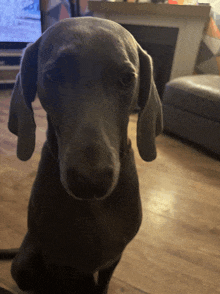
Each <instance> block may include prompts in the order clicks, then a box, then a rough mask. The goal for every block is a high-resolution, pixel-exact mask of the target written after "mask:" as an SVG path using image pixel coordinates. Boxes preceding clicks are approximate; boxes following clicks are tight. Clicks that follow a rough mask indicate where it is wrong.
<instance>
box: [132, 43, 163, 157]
mask: <svg viewBox="0 0 220 294" xmlns="http://www.w3.org/2000/svg"><path fill="white" fill-rule="evenodd" d="M138 51H139V60H140V70H139V74H140V87H139V97H138V105H139V107H140V108H141V111H140V113H139V117H138V123H137V146H138V150H139V154H140V156H141V158H142V159H143V160H145V161H152V160H154V159H155V158H156V144H155V138H156V136H157V135H159V134H160V133H161V132H162V129H163V117H162V104H161V101H160V97H159V95H158V92H157V88H156V86H155V82H154V78H153V65H152V59H151V57H150V56H149V55H148V54H147V52H146V51H144V50H143V49H142V48H141V47H140V46H139V45H138Z"/></svg>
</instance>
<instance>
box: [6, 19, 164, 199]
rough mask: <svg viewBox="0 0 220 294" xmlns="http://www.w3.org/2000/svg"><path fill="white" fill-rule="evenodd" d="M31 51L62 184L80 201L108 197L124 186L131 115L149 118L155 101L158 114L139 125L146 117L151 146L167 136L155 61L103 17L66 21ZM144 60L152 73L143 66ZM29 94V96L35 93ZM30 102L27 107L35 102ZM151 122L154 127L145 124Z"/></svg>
mask: <svg viewBox="0 0 220 294" xmlns="http://www.w3.org/2000/svg"><path fill="white" fill-rule="evenodd" d="M32 46H34V47H33V48H34V49H35V51H34V52H35V53H36V52H37V54H36V56H37V61H36V62H33V65H32V66H30V64H29V66H30V67H32V69H33V68H34V66H35V67H36V72H37V76H36V87H37V92H38V95H39V98H40V101H41V104H42V106H43V108H44V109H45V110H46V112H47V115H48V122H49V131H48V142H49V144H50V147H51V150H52V152H53V153H54V154H53V155H54V156H55V157H56V158H57V160H58V162H59V168H60V179H61V182H62V184H63V186H64V188H65V189H66V191H67V192H68V193H69V194H70V195H72V196H73V197H76V198H78V199H86V200H87V199H103V198H105V197H107V196H108V195H110V194H111V192H112V191H113V190H114V188H115V187H116V185H117V182H118V178H119V174H120V168H121V166H120V163H121V159H122V157H123V155H124V154H125V152H126V150H127V148H128V144H127V126H128V120H129V114H130V113H131V112H132V110H133V109H134V107H135V106H136V104H137V103H139V105H140V107H141V108H142V114H143V113H145V112H146V110H145V106H146V104H147V103H148V104H149V111H150V112H151V114H150V116H152V117H151V118H147V119H146V115H145V114H144V115H140V118H139V120H140V121H141V119H142V118H144V120H143V122H142V123H140V124H139V129H138V133H139V137H140V136H142V135H143V130H142V128H144V129H145V130H146V134H144V136H145V135H146V137H147V140H148V141H149V142H148V145H149V146H150V145H153V146H154V142H153V140H154V139H155V136H156V135H157V134H158V133H159V132H160V130H159V128H161V126H160V127H159V124H161V123H158V116H161V110H160V107H161V106H160V102H159V99H158V98H157V97H154V98H150V96H152V95H158V94H157V92H155V91H152V88H153V90H156V88H155V86H154V83H153V82H152V72H151V61H150V57H149V56H148V55H147V54H146V56H144V55H143V54H145V53H143V52H142V53H140V52H141V49H140V46H139V45H138V44H137V42H136V41H135V39H134V38H133V36H132V35H131V34H130V33H129V32H128V31H126V30H125V29H124V28H122V27H121V26H120V25H118V24H116V23H114V22H111V21H107V20H101V19H96V18H79V19H75V20H74V19H67V20H65V21H62V22H60V23H58V24H56V25H54V26H52V27H51V28H49V29H48V30H47V31H46V32H45V33H44V34H43V35H42V37H41V38H40V40H38V41H37V42H36V43H35V44H34V45H32ZM29 48H30V47H29ZM29 48H28V50H29V51H28V52H27V53H26V52H25V55H24V57H23V61H22V65H23V63H25V62H26V61H25V59H27V58H26V55H28V53H30V54H29V55H30V56H29V57H28V58H29V60H30V58H31V51H33V50H34V49H33V48H30V49H29ZM32 53H33V52H32ZM141 54H142V55H143V56H144V57H143V56H142V57H140V56H141ZM32 56H33V55H32ZM35 58H36V57H35ZM141 58H142V59H143V60H144V59H145V62H146V70H145V69H141V63H143V61H141ZM29 63H31V62H29ZM24 67H25V65H24ZM146 72H147V74H146ZM26 74H28V73H26ZM23 76H24V77H23V79H22V70H21V84H24V85H23V87H26V86H25V79H26V77H25V73H24V74H23ZM142 77H143V79H142ZM144 79H145V81H142V80H144ZM32 80H33V79H32ZM143 83H146V85H143ZM154 88H155V89H154ZM145 92H146V93H145ZM153 92H154V93H153ZM23 93H24V96H25V93H27V95H26V96H28V90H25V91H23ZM24 100H25V101H26V104H28V101H27V100H28V98H27V97H24ZM151 100H152V101H151ZM152 103H153V104H152ZM151 104H152V105H151ZM155 105H156V106H155ZM154 108H155V109H154ZM159 119H160V121H161V117H160V118H159ZM147 120H150V123H148V122H147V124H148V126H147V127H145V126H144V124H145V123H146V121H147ZM157 125H158V126H157ZM9 128H10V122H9ZM150 128H151V129H150ZM149 130H150V133H151V135H150V136H152V138H150V137H149V136H148V133H149ZM12 131H13V130H12ZM22 132H23V131H22ZM140 134H141V135H140ZM18 136H19V134H18ZM140 140H141V139H140ZM140 140H138V145H139V150H140V149H142V151H141V150H140V151H141V155H142V157H145V155H144V154H145V148H146V149H149V148H150V152H151V151H152V152H153V155H149V154H148V152H146V154H147V156H149V160H152V159H154V158H153V157H155V150H153V149H155V146H154V147H151V146H150V147H149V146H146V147H145V146H142V142H140ZM144 142H146V140H145V139H144ZM54 146H56V148H54ZM54 150H55V151H54ZM151 158H152V159H151ZM144 159H145V160H148V159H146V158H144Z"/></svg>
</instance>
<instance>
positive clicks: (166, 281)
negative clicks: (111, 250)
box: [0, 91, 220, 294]
mask: <svg viewBox="0 0 220 294" xmlns="http://www.w3.org/2000/svg"><path fill="white" fill-rule="evenodd" d="M9 97H10V91H0V111H1V113H0V123H1V133H0V165H1V170H0V177H1V184H0V189H1V190H0V197H1V198H0V199H1V200H0V248H9V247H18V246H19V245H20V243H21V241H22V239H23V236H24V234H25V232H26V217H27V204H28V199H29V195H30V190H31V186H32V183H33V180H34V177H35V175H36V169H37V165H38V161H39V158H40V150H41V147H42V144H43V142H44V140H45V130H46V121H45V113H44V111H43V110H42V109H41V106H40V104H39V101H38V100H36V102H35V103H34V111H35V119H36V123H37V126H38V128H37V142H36V149H35V153H34V155H33V156H32V158H31V159H30V160H29V161H27V162H21V161H19V160H18V159H17V158H16V137H15V136H14V135H13V134H11V133H10V132H9V131H8V129H7V119H8V108H9V101H10V98H9ZM136 120H137V117H136V116H135V115H133V116H131V119H130V124H129V130H128V131H129V136H130V138H131V139H132V145H133V148H134V150H135V158H136V164H137V170H138V175H139V180H140V189H141V195H142V207H143V222H142V226H141V229H140V231H139V233H138V234H137V236H136V237H135V239H134V240H133V241H132V242H131V243H130V244H129V245H128V247H127V248H126V250H125V252H124V255H123V258H122V260H121V262H120V264H119V266H118V267H117V269H116V271H115V273H114V277H113V279H112V282H111V286H110V291H109V294H119V293H126V294H140V293H145V294H146V293H148V294H191V293H192V294H217V293H220V161H219V160H218V159H217V158H214V157H210V156H209V155H207V154H205V153H203V152H201V151H200V150H197V149H195V148H194V147H191V146H188V145H187V144H186V143H183V142H181V141H180V140H177V139H175V138H172V137H169V136H167V135H164V134H163V135H160V136H159V137H158V138H157V150H158V156H157V159H156V160H155V161H153V162H151V163H146V162H144V161H142V160H141V158H140V156H139V154H138V151H137V147H136V140H135V137H136ZM0 286H1V287H5V288H6V289H8V290H10V291H11V292H12V293H20V294H21V293H22V292H19V290H18V288H17V287H16V285H15V283H14V282H13V280H12V278H11V277H10V262H3V261H1V262H0Z"/></svg>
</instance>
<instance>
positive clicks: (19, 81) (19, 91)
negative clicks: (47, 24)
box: [8, 43, 38, 161]
mask: <svg viewBox="0 0 220 294" xmlns="http://www.w3.org/2000/svg"><path fill="white" fill-rule="evenodd" d="M36 47H37V45H35V43H34V44H32V45H29V46H28V47H27V48H26V50H25V52H24V54H23V58H22V60H21V67H20V72H19V73H18V74H17V77H16V83H15V85H14V89H13V92H12V97H11V104H10V110H9V121H8V128H9V130H10V132H12V133H13V134H15V135H17V136H18V142H17V157H18V158H19V159H20V160H24V161H25V160H28V159H29V158H30V157H31V156H32V154H33V152H34V148H35V129H36V125H35V122H34V114H33V109H32V106H31V103H32V102H33V101H34V99H35V96H36V92H37V51H38V50H37V48H36Z"/></svg>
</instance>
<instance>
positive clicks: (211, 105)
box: [162, 75, 220, 155]
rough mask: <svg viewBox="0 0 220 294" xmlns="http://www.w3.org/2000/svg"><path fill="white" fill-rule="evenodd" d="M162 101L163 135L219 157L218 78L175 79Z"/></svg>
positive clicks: (219, 79)
mask: <svg viewBox="0 0 220 294" xmlns="http://www.w3.org/2000/svg"><path fill="white" fill-rule="evenodd" d="M162 100H163V111H164V129H165V131H168V132H170V133H173V134H176V135H178V136H180V137H182V138H184V139H187V140H190V141H192V142H194V143H197V144H199V145H201V146H203V147H205V148H206V149H208V150H210V151H212V152H214V153H215V154H217V155H220V76H218V75H195V76H186V77H180V78H176V79H174V80H172V81H170V82H168V83H167V84H166V87H165V91H164V95H163V99H162Z"/></svg>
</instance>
